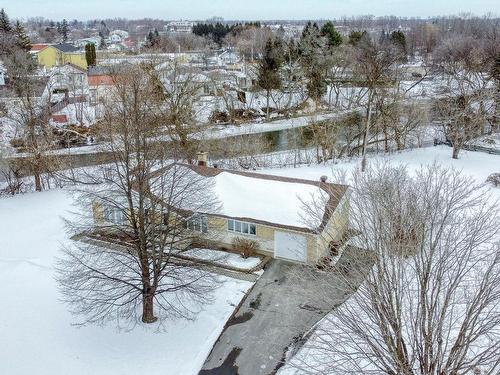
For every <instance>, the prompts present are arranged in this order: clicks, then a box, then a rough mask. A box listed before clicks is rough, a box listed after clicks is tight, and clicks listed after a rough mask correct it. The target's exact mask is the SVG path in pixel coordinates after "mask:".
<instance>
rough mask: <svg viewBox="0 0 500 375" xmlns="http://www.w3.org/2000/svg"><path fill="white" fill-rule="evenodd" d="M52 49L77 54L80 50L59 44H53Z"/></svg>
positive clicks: (66, 44)
mask: <svg viewBox="0 0 500 375" xmlns="http://www.w3.org/2000/svg"><path fill="white" fill-rule="evenodd" d="M53 46H54V48H57V49H58V50H59V51H61V52H77V51H79V50H80V49H79V48H77V47H75V46H73V45H71V44H69V43H59V44H54V45H53Z"/></svg>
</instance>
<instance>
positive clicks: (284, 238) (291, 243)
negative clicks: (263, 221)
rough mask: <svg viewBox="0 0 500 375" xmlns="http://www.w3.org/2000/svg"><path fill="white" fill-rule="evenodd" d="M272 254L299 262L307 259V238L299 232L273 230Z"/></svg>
mask: <svg viewBox="0 0 500 375" xmlns="http://www.w3.org/2000/svg"><path fill="white" fill-rule="evenodd" d="M274 256H275V257H277V258H284V259H290V260H294V261H299V262H306V261H307V238H306V237H304V236H301V235H300V234H292V233H287V232H278V231H275V232H274Z"/></svg>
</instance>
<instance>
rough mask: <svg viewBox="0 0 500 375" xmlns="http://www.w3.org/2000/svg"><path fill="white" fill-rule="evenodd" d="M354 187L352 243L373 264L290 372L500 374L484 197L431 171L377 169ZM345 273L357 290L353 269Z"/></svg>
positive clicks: (492, 214)
mask: <svg viewBox="0 0 500 375" xmlns="http://www.w3.org/2000/svg"><path fill="white" fill-rule="evenodd" d="M350 183H351V185H352V196H351V200H350V202H351V212H352V214H351V225H352V226H353V228H355V229H357V230H359V235H358V236H357V237H355V238H353V239H352V240H351V242H350V244H351V246H358V247H361V248H363V249H366V250H368V251H370V252H371V253H372V254H373V255H374V259H375V260H374V266H373V268H372V269H371V270H370V271H369V272H368V274H367V276H366V278H365V281H364V282H363V284H362V285H361V286H360V287H359V289H357V292H356V293H355V294H354V295H353V297H352V298H350V299H349V300H348V301H347V302H345V303H344V304H343V305H341V306H340V307H338V308H336V309H334V310H333V311H332V312H331V313H330V314H328V315H327V316H326V317H325V318H324V320H323V321H322V322H321V323H320V324H319V325H318V327H317V328H316V330H315V331H314V332H313V333H312V335H311V336H310V338H309V341H308V342H307V343H306V345H305V346H304V347H303V349H302V351H301V352H300V353H299V354H298V356H297V357H296V358H295V359H293V360H292V366H294V367H296V368H298V369H299V370H300V373H301V374H302V373H304V374H319V373H321V374H407V375H410V374H422V375H423V374H429V375H430V374H488V375H493V374H498V371H499V368H500V310H499V309H498V306H499V303H500V247H499V242H498V241H499V237H498V235H499V228H500V226H499V215H498V208H497V206H496V205H495V203H494V202H491V196H490V195H489V193H488V192H487V191H486V190H484V187H483V186H478V185H477V184H476V183H475V182H473V181H472V180H471V179H470V178H466V177H463V176H461V175H460V174H459V173H458V172H456V171H453V170H446V169H443V168H441V167H438V166H435V165H434V166H431V167H427V168H423V169H421V170H419V171H416V173H415V175H414V176H410V174H409V173H408V171H407V170H406V169H405V168H404V167H390V166H388V165H378V166H376V167H374V168H368V169H367V170H366V172H365V173H361V172H360V171H359V170H358V171H356V172H354V173H353V176H352V178H351V179H350ZM311 214H312V213H311ZM333 235H334V233H332V236H333ZM361 248H360V249H359V250H360V251H359V253H360V254H363V256H366V255H365V253H364V252H362V251H361ZM335 267H336V266H333V269H335ZM343 272H344V273H345V272H347V277H345V284H346V285H347V286H349V285H351V286H352V287H353V288H354V287H355V285H354V284H353V282H352V280H353V279H355V277H354V275H356V274H357V271H356V269H354V268H352V267H346V269H344V270H343ZM329 281H330V278H329V277H328V273H325V274H324V275H322V278H321V279H319V280H318V282H319V283H320V287H319V288H318V290H322V291H323V292H322V293H320V294H319V295H318V298H319V299H321V300H323V301H324V300H326V301H328V300H329V299H331V297H330V296H331V295H335V293H332V292H333V289H334V288H336V287H338V285H334V284H332V283H331V282H329ZM332 298H333V297H332ZM332 302H334V301H332Z"/></svg>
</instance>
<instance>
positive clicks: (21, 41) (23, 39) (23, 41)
mask: <svg viewBox="0 0 500 375" xmlns="http://www.w3.org/2000/svg"><path fill="white" fill-rule="evenodd" d="M14 34H15V35H16V44H17V45H18V46H19V47H20V48H21V49H23V50H25V51H26V52H29V51H30V50H31V41H30V38H29V37H28V35H27V34H26V30H25V29H24V27H23V25H21V23H20V22H19V21H17V22H16V26H15V28H14Z"/></svg>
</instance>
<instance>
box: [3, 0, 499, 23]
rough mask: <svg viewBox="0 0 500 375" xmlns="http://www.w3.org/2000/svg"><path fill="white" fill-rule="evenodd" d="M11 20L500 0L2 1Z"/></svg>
mask: <svg viewBox="0 0 500 375" xmlns="http://www.w3.org/2000/svg"><path fill="white" fill-rule="evenodd" d="M0 7H3V8H5V10H6V12H7V14H8V15H9V16H10V17H11V18H24V19H25V18H28V17H35V16H41V17H45V18H51V19H54V20H60V19H63V18H67V19H75V18H76V19H79V20H87V19H96V18H97V19H99V18H121V17H123V18H129V19H130V18H132V19H134V18H135V19H137V18H144V17H150V18H160V19H165V20H178V19H189V20H205V19H208V18H211V17H213V16H218V17H223V18H224V19H226V20H236V19H238V20H271V19H300V20H303V19H328V18H339V17H342V16H355V15H366V14H372V15H375V16H383V15H395V16H418V17H427V16H436V15H455V14H459V13H463V12H470V13H473V14H475V15H484V14H486V13H493V14H495V15H499V14H500V0H417V1H416V0H243V1H241V0H78V1H75V0H1V1H0Z"/></svg>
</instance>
